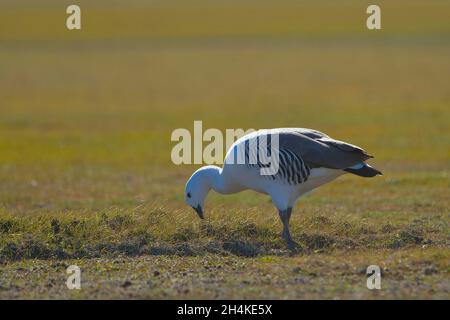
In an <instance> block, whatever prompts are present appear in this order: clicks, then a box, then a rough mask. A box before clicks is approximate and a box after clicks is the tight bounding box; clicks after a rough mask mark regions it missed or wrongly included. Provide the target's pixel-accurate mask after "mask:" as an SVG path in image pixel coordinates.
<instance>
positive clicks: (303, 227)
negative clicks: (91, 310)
mask: <svg viewBox="0 0 450 320" xmlns="http://www.w3.org/2000/svg"><path fill="white" fill-rule="evenodd" d="M21 3H22V4H23V5H19V4H16V3H15V2H13V1H8V2H5V3H4V4H3V3H2V10H0V43H1V45H0V88H1V101H0V273H1V277H0V298H4V299H5V298H6V299H8V298H170V299H173V298H216V297H217V298H236V299H239V298H299V299H302V298H328V299H334V298H354V299H358V298H444V299H448V298H449V290H450V283H449V281H448V279H449V271H450V270H449V261H450V250H449V249H450V242H449V239H450V238H449V235H450V232H449V231H450V228H449V222H450V221H449V207H450V206H449V200H448V199H449V198H448V190H449V168H450V153H449V148H448V146H449V143H450V127H449V121H448V120H449V118H450V109H449V107H450V96H449V94H448V93H449V91H448V84H449V83H450V76H449V75H450V60H449V59H448V52H449V49H450V41H449V39H450V37H449V36H450V23H449V22H448V19H446V17H447V16H448V14H449V12H450V6H449V5H448V4H447V3H445V2H444V1H429V2H426V3H425V2H420V1H389V2H385V1H381V2H380V6H381V8H382V19H383V20H382V27H383V29H382V30H381V31H376V32H369V31H367V29H366V28H365V22H364V20H365V17H366V15H365V8H366V6H367V5H368V4H365V3H362V2H360V1H347V2H345V4H344V5H337V4H329V3H326V2H312V1H311V2H310V1H306V2H298V1H276V2H275V1H239V2H238V1H189V3H187V2H186V1H164V2H163V1H158V2H152V3H149V4H144V3H143V2H140V1H133V2H132V3H131V4H130V5H129V6H127V7H124V6H123V5H122V4H120V2H114V5H110V6H106V5H105V2H104V1H89V2H86V1H80V3H81V8H82V16H83V29H82V31H79V32H69V31H67V30H66V29H65V24H64V19H65V5H63V6H61V5H60V4H57V2H56V1H42V5H41V6H37V5H36V4H34V2H31V1H30V2H28V3H27V2H21ZM108 3H109V2H108ZM26 4H28V5H26ZM17 16H21V17H22V19H20V21H21V23H19V19H17V18H16V17H17ZM194 120H203V125H204V128H205V129H206V128H211V127H215V128H219V129H226V128H269V127H309V128H315V129H318V130H321V131H324V132H326V133H328V134H330V135H331V136H333V137H335V138H338V139H342V140H345V141H349V142H352V143H354V144H357V145H360V146H362V147H364V148H365V149H366V150H368V151H369V152H370V153H372V154H374V155H375V156H376V158H375V159H374V160H373V161H371V163H372V164H373V165H374V166H376V167H377V168H379V169H380V170H381V171H383V173H384V176H383V177H378V178H376V179H361V178H358V177H355V176H349V175H348V176H344V177H342V178H339V179H338V180H337V181H335V182H333V183H331V184H329V185H326V186H323V187H321V188H320V189H318V190H316V191H315V192H314V193H313V194H312V195H310V196H308V197H305V198H304V199H303V200H302V201H300V202H299V204H298V205H297V207H296V208H295V209H294V213H293V218H292V222H291V228H292V230H291V231H292V234H293V237H294V239H295V240H296V241H297V242H298V243H299V244H300V250H299V252H297V253H294V254H293V253H290V252H289V251H287V250H286V249H285V246H284V243H283V242H282V241H281V238H280V232H281V224H280V222H279V221H278V217H277V214H276V212H275V209H274V208H273V206H272V205H271V204H270V201H269V199H268V198H267V197H266V196H262V195H259V194H256V193H253V192H243V193H240V194H236V195H231V196H220V195H217V194H211V195H210V196H209V198H208V200H207V203H206V218H207V219H206V221H199V220H198V218H197V217H196V214H195V213H194V212H193V210H192V209H191V208H189V207H187V206H186V205H185V204H184V201H183V198H184V195H183V189H184V184H185V182H186V180H187V178H188V177H189V176H190V174H191V173H192V171H193V170H194V169H195V168H196V166H190V165H185V166H175V165H173V164H172V163H171V161H170V151H171V148H172V147H173V146H174V143H172V142H171V141H170V134H171V132H172V131H173V130H174V129H176V128H188V129H192V126H193V121H194ZM70 264H77V265H79V266H80V267H81V268H82V279H83V280H82V288H83V289H82V290H81V291H76V292H74V291H70V290H67V288H66V287H65V280H66V277H67V276H66V274H65V268H66V267H67V266H68V265H70ZM371 264H377V265H380V267H381V268H382V270H383V280H382V287H383V288H382V290H380V291H377V292H374V291H369V290H367V289H366V286H365V281H366V276H365V274H364V271H365V268H367V266H369V265H371Z"/></svg>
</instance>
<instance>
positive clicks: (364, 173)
mask: <svg viewBox="0 0 450 320" xmlns="http://www.w3.org/2000/svg"><path fill="white" fill-rule="evenodd" d="M344 171H347V172H348V173H352V174H354V175H357V176H360V177H364V178H372V177H375V176H382V175H383V173H382V172H381V171H379V170H377V169H375V168H373V167H369V166H364V167H362V168H360V169H352V168H346V169H344Z"/></svg>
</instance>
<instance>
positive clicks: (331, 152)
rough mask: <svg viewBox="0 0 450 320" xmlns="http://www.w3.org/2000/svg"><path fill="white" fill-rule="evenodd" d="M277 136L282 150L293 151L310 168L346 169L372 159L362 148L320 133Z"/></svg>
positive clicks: (289, 133) (286, 132)
mask: <svg viewBox="0 0 450 320" xmlns="http://www.w3.org/2000/svg"><path fill="white" fill-rule="evenodd" d="M313 131H314V130H313ZM275 134H277V135H278V136H279V146H280V148H286V149H288V150H291V151H292V152H294V153H295V154H297V155H298V156H299V157H301V158H302V159H303V161H305V162H306V164H307V165H308V166H309V167H310V168H317V167H325V168H332V169H345V168H348V167H351V166H354V165H355V164H358V163H361V162H363V161H365V160H367V159H369V158H371V156H370V155H368V154H367V153H366V152H365V151H364V150H363V149H361V148H360V147H357V146H354V145H352V144H349V143H345V142H343V141H339V140H334V139H332V138H330V137H328V136H326V135H325V134H323V136H321V135H320V132H318V131H317V132H311V131H309V132H306V133H304V132H303V133H302V132H301V131H300V130H295V131H294V130H289V131H278V132H277V133H275ZM272 139H273V138H272Z"/></svg>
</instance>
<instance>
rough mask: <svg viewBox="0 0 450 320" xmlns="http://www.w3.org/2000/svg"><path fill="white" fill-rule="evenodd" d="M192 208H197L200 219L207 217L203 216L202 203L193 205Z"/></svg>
mask: <svg viewBox="0 0 450 320" xmlns="http://www.w3.org/2000/svg"><path fill="white" fill-rule="evenodd" d="M192 208H193V209H194V210H195V212H197V214H198V216H199V217H200V219H205V217H204V216H203V209H202V207H201V206H200V205H198V206H197V207H192Z"/></svg>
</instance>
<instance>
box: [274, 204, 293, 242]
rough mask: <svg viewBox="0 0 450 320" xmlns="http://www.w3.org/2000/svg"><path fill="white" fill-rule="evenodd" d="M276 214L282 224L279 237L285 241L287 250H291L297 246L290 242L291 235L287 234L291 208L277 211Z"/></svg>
mask: <svg viewBox="0 0 450 320" xmlns="http://www.w3.org/2000/svg"><path fill="white" fill-rule="evenodd" d="M278 213H279V214H280V219H281V222H282V223H283V232H282V233H281V237H282V238H283V239H284V240H285V241H286V244H287V247H288V249H290V250H292V249H294V248H295V247H296V245H297V244H296V243H295V242H294V241H293V240H292V237H291V233H290V232H289V219H290V218H291V213H292V208H287V209H286V210H278Z"/></svg>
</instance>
